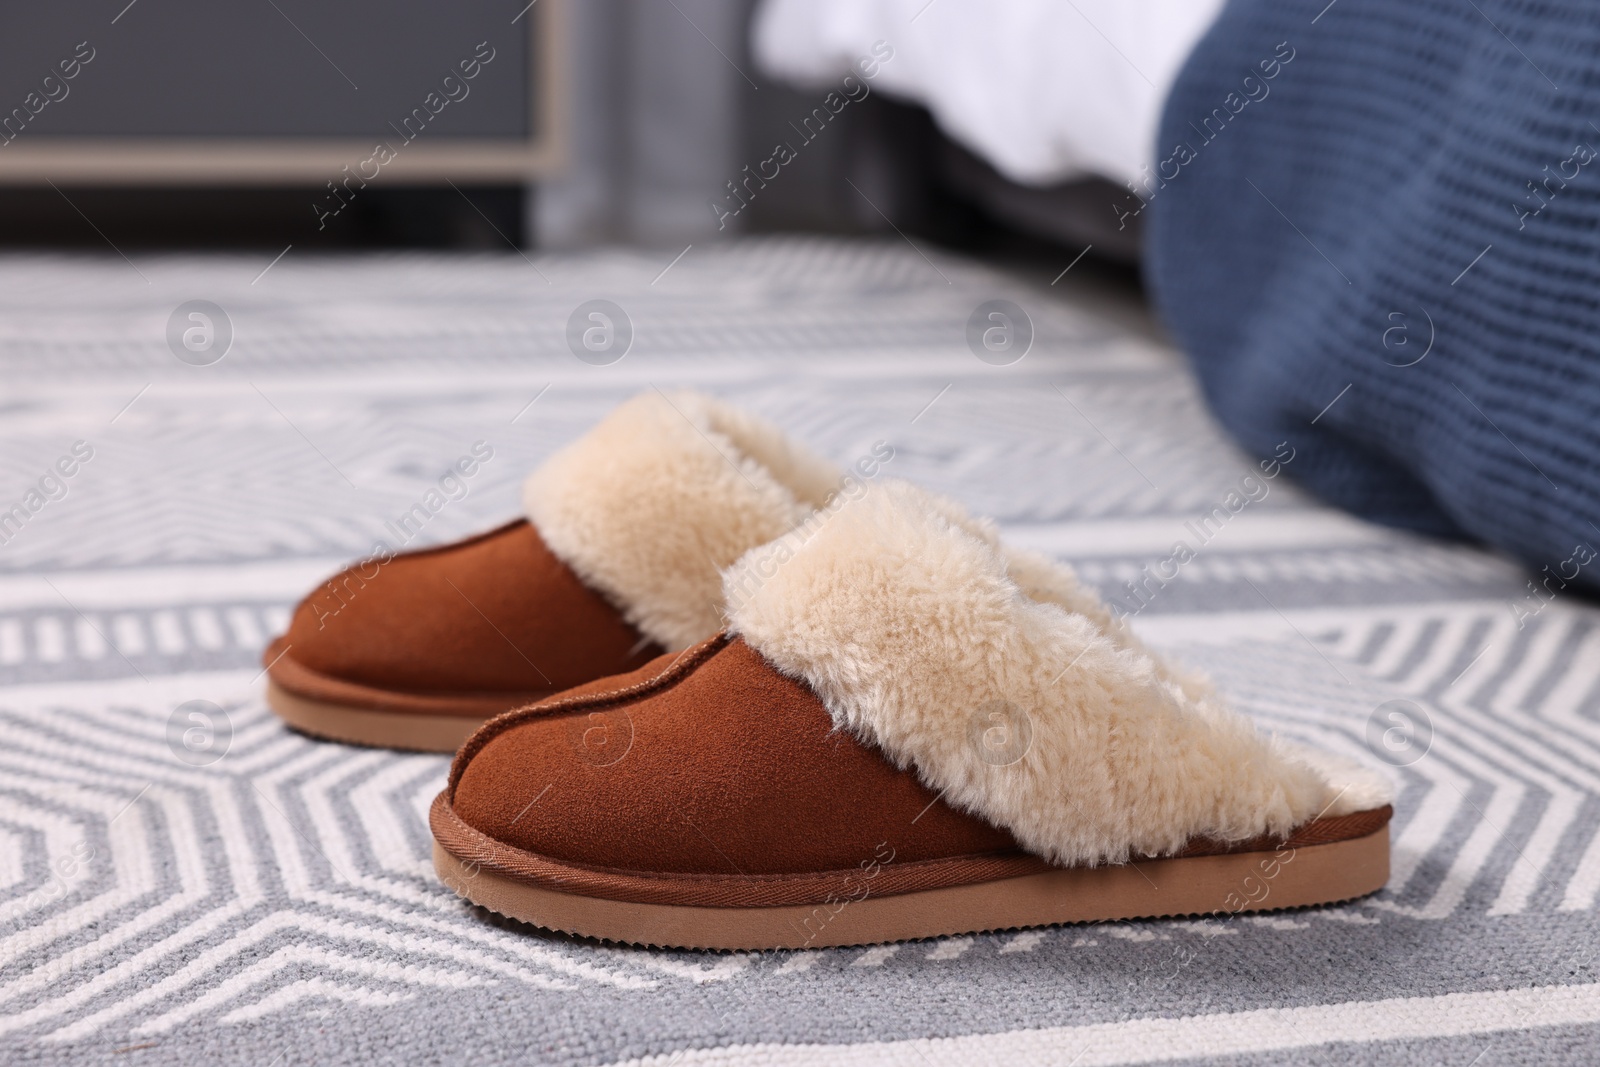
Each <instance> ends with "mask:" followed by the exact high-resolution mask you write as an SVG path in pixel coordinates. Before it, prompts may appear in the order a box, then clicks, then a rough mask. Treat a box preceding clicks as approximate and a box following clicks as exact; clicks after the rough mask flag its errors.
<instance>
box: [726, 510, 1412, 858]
mask: <svg viewBox="0 0 1600 1067" xmlns="http://www.w3.org/2000/svg"><path fill="white" fill-rule="evenodd" d="M724 586H725V595H726V596H727V598H728V601H729V604H730V605H732V611H731V622H730V629H731V630H732V631H733V632H735V633H738V634H740V635H742V636H743V637H744V639H745V640H746V641H748V642H749V643H750V644H751V645H752V646H753V647H754V648H755V649H756V650H757V651H759V652H760V653H761V654H762V655H763V656H764V657H766V659H767V660H768V661H769V662H771V663H772V664H773V665H774V666H776V667H777V668H778V669H779V670H781V671H783V672H785V673H786V674H789V675H790V676H792V677H797V678H800V679H802V680H804V681H805V682H806V683H808V684H809V685H810V686H811V687H812V689H813V690H815V691H816V693H817V694H818V696H819V697H821V698H822V701H823V703H824V704H825V705H826V706H827V708H828V710H829V712H830V714H831V715H832V716H833V719H834V721H835V723H836V724H837V725H838V726H840V727H841V728H845V729H848V730H850V731H852V732H853V733H854V734H855V735H856V736H858V737H860V738H862V739H863V740H865V741H867V742H869V743H871V744H874V745H876V746H877V747H878V748H879V749H880V750H881V751H883V752H884V753H885V754H886V755H887V756H888V757H889V758H890V759H891V760H892V761H894V762H895V763H896V764H897V765H898V766H901V767H912V768H915V770H916V772H917V773H918V775H919V776H920V777H921V778H922V780H923V781H924V782H925V783H926V784H927V785H928V786H929V787H930V788H933V789H936V790H939V791H941V792H942V793H943V795H944V797H945V798H946V799H947V800H949V801H951V802H952V803H954V804H956V805H957V806H959V807H962V808H964V809H966V810H969V811H973V812H976V813H977V814H979V815H982V816H983V817H985V818H987V819H989V820H990V821H991V822H993V823H995V824H997V825H999V826H1003V827H1005V828H1007V829H1009V830H1010V831H1011V832H1012V833H1013V834H1014V835H1015V836H1016V837H1017V840H1018V841H1020V842H1021V843H1022V844H1023V845H1024V846H1025V847H1027V848H1028V849H1030V850H1032V851H1034V852H1037V853H1039V854H1041V855H1043V856H1045V857H1047V858H1048V859H1050V860H1052V861H1054V862H1058V863H1066V864H1095V863H1108V862H1109V863H1116V862H1122V861H1125V860H1127V859H1130V858H1137V857H1141V856H1159V855H1163V854H1168V853H1171V852H1174V851H1176V850H1178V849H1180V848H1182V847H1183V845H1184V844H1185V843H1186V842H1187V841H1189V840H1190V839H1191V838H1193V837H1196V836H1200V835H1205V836H1210V837H1214V838H1219V839H1222V840H1226V841H1240V840H1244V839H1247V838H1251V837H1255V836H1257V835H1259V834H1263V833H1272V834H1286V833H1287V832H1288V831H1289V830H1291V829H1293V828H1294V827H1296V826H1298V825H1300V824H1301V823H1304V822H1306V821H1307V820H1309V819H1312V818H1315V817H1317V816H1318V815H1322V814H1327V815H1335V814H1344V813H1348V812H1351V811H1358V810H1365V809H1368V808H1372V807H1377V806H1380V805H1382V804H1384V803H1386V802H1387V800H1388V784H1387V782H1386V781H1385V780H1384V779H1383V778H1382V777H1381V776H1378V775H1376V774H1373V773H1372V772H1369V771H1366V770H1364V769H1362V768H1360V767H1359V766H1357V765H1355V764H1352V763H1349V762H1348V761H1343V760H1340V759H1339V758H1337V757H1332V756H1324V755H1322V754H1315V755H1313V754H1310V753H1307V752H1304V751H1301V750H1297V749H1295V748H1294V747H1292V746H1290V745H1287V744H1284V743H1281V742H1278V741H1276V740H1273V739H1269V738H1266V737H1263V736H1261V735H1260V734H1258V733H1257V732H1256V729H1255V727H1254V726H1253V725H1252V724H1251V722H1250V721H1249V720H1248V719H1246V718H1244V717H1243V716H1241V715H1239V714H1237V713H1235V712H1233V711H1230V710H1228V709H1227V708H1226V707H1224V706H1223V704H1222V702H1221V700H1220V699H1219V698H1218V697H1216V696H1215V694H1214V692H1213V691H1212V690H1211V688H1210V686H1209V684H1207V683H1206V682H1205V681H1204V680H1203V679H1199V678H1195V677H1191V676H1187V675H1183V674H1180V673H1178V672H1175V671H1173V670H1172V669H1170V668H1168V667H1166V666H1164V665H1162V664H1161V663H1160V662H1159V660H1158V659H1157V658H1156V657H1154V656H1153V655H1152V654H1151V653H1150V652H1148V651H1147V650H1146V649H1145V648H1144V647H1143V646H1142V645H1141V644H1140V643H1139V642H1138V640H1137V639H1136V638H1135V637H1134V636H1133V634H1132V633H1131V632H1130V631H1129V630H1128V629H1127V628H1126V626H1124V625H1123V624H1121V623H1120V621H1118V620H1116V619H1114V618H1113V617H1112V616H1111V613H1110V612H1109V611H1108V610H1107V609H1106V608H1105V606H1104V605H1103V604H1102V603H1101V602H1100V600H1099V598H1098V597H1096V596H1095V595H1094V593H1093V592H1091V591H1090V590H1088V589H1085V588H1084V587H1083V586H1081V585H1080V584H1079V583H1078V582H1077V580H1076V577H1075V576H1074V575H1073V574H1072V572H1071V571H1070V569H1069V568H1066V567H1063V566H1060V565H1057V564H1053V563H1051V562H1049V561H1048V560H1046V559H1045V558H1044V557H1042V556H1038V555H1035V554H1032V553H1020V552H1007V551H1006V550H1005V549H1004V548H1003V547H1002V546H1001V545H1000V544H999V541H998V539H997V537H995V535H994V529H993V527H992V526H991V525H988V524H983V523H978V522H975V521H974V520H972V519H971V518H969V517H968V516H967V515H966V513H965V512H963V511H962V510H961V508H960V506H959V505H957V504H955V503H953V502H952V501H949V500H946V499H943V498H940V497H936V496H934V495H932V494H930V493H926V492H924V491H921V490H918V489H916V488H914V487H912V486H910V485H907V484H905V483H903V482H893V481H885V482H883V483H881V484H879V485H877V486H875V487H873V488H871V489H868V490H866V491H865V492H863V493H862V494H860V495H859V497H858V498H857V499H855V500H850V501H841V502H840V503H839V504H836V505H835V506H834V507H831V508H830V509H829V510H828V511H827V512H826V513H824V515H823V517H822V518H820V519H813V520H811V521H809V522H807V523H806V524H805V525H803V526H801V527H799V528H798V529H796V530H794V531H792V532H791V533H789V534H788V535H786V536H784V537H782V538H780V539H779V540H777V541H776V542H774V543H772V544H769V545H764V546H762V547H760V548H757V549H754V550H752V551H751V552H750V553H748V554H747V555H746V556H744V558H742V559H741V560H739V562H738V563H737V564H735V565H734V566H733V567H731V568H729V570H728V571H727V572H726V573H725V575H724Z"/></svg>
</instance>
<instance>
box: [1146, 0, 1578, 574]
mask: <svg viewBox="0 0 1600 1067" xmlns="http://www.w3.org/2000/svg"><path fill="white" fill-rule="evenodd" d="M1159 146H1160V147H1159V151H1158V153H1157V158H1158V160H1159V162H1158V163H1157V165H1156V167H1155V168H1154V170H1152V171H1151V172H1150V173H1149V174H1148V175H1147V176H1146V181H1145V182H1144V188H1142V189H1140V190H1139V192H1140V194H1141V195H1142V196H1143V197H1144V198H1145V200H1146V201H1147V207H1146V210H1145V213H1146V214H1147V215H1148V216H1149V217H1148V219H1147V220H1146V221H1147V223H1148V226H1149V229H1148V235H1149V238H1148V239H1149V245H1148V248H1149V258H1148V274H1149V281H1150V283H1151V286H1152V289H1153V291H1154V294H1155V297H1156V301H1157V304H1158V306H1159V307H1160V309H1161V312H1162V314H1163V315H1164V317H1165V319H1166V321H1167V323H1168V325H1169V327H1170V328H1171V329H1172V331H1173V332H1174V334H1175V335H1176V336H1177V338H1178V340H1179V341H1180V343H1181V344H1182V345H1183V347H1184V348H1185V349H1186V350H1187V352H1188V353H1189V354H1190V356H1191V357H1192V359H1193V361H1194V365H1195V367H1196V369H1197V371H1198V373H1199V376H1200V379H1201V381H1202V383H1203V385H1204V388H1205V391H1206V394H1207V397H1208V399H1209V401H1210V403H1211V405H1212V408H1213V410H1214V411H1215V412H1216V414H1217V416H1218V417H1219V418H1220V419H1221V420H1222V422H1223V423H1224V424H1225V425H1226V426H1227V427H1228V428H1229V429H1230V430H1231V431H1232V432H1233V433H1234V435H1235V436H1236V437H1238V439H1239V440H1240V441H1241V442H1242V443H1243V444H1244V445H1245V447H1246V448H1247V449H1249V450H1250V451H1252V452H1254V453H1257V454H1259V455H1261V456H1270V455H1271V454H1272V453H1273V450H1274V449H1275V448H1276V447H1277V446H1278V445H1279V443H1280V442H1283V441H1288V442H1290V444H1291V445H1292V446H1293V447H1294V448H1295V449H1296V459H1295V463H1294V470H1293V474H1294V475H1295V476H1296V477H1298V478H1300V479H1301V480H1302V481H1304V482H1305V483H1306V484H1307V485H1308V486H1309V487H1310V488H1312V489H1313V490H1314V491H1316V492H1318V493H1320V494H1321V495H1323V496H1324V497H1326V498H1327V499H1329V500H1331V501H1334V502H1335V503H1337V504H1339V505H1342V506H1344V507H1346V508H1349V509H1350V510H1352V511H1355V512H1358V513H1360V514H1362V515H1365V516H1367V517H1369V518H1372V519H1375V520H1378V521H1382V522H1386V523H1391V524H1394V525H1398V526H1403V527H1408V528H1411V529H1414V530H1419V531H1423V532H1427V533H1433V534H1440V535H1445V536H1456V537H1461V536H1465V537H1471V538H1477V539H1481V540H1483V541H1486V542H1489V543H1491V544H1494V545H1498V546H1500V547H1502V548H1504V549H1506V550H1508V551H1510V552H1512V553H1514V554H1516V555H1517V556H1519V557H1520V558H1522V559H1524V560H1525V561H1527V562H1528V563H1529V564H1531V565H1532V566H1534V567H1535V568H1545V569H1544V570H1543V571H1541V573H1540V575H1539V578H1540V579H1541V580H1542V584H1543V586H1544V587H1545V588H1547V589H1549V590H1551V591H1555V590H1558V589H1560V588H1562V587H1563V586H1564V585H1565V584H1567V583H1570V582H1572V581H1574V580H1576V581H1578V582H1579V583H1584V584H1600V580H1597V574H1600V562H1596V559H1597V547H1600V158H1597V155H1600V3H1597V2H1596V0H1334V2H1333V3H1328V2H1327V0H1308V2H1284V0H1233V3H1231V4H1230V5H1229V7H1228V8H1227V10H1226V11H1225V12H1224V13H1223V15H1222V17H1221V19H1220V20H1219V21H1218V22H1217V24H1216V25H1215V26H1214V27H1213V29H1212V30H1211V32H1210V33H1209V34H1208V35H1207V36H1206V38H1205V39H1204V40H1203V41H1202V42H1201V44H1200V45H1199V47H1198V48H1197V49H1196V51H1195V52H1194V54H1193V56H1192V57H1191V58H1190V60H1189V62H1188V64H1187V66H1186V67H1185V69H1184V71H1183V73H1182V74H1181V76H1180V77H1179V79H1178V81H1177V83H1176V85H1175V87H1174V89H1173V92H1172V94H1171V97H1170V98H1169V100H1168V103H1167V107H1166V113H1165V116H1164V119H1163V122H1162V130H1161V135H1160V141H1159Z"/></svg>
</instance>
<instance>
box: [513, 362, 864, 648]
mask: <svg viewBox="0 0 1600 1067" xmlns="http://www.w3.org/2000/svg"><path fill="white" fill-rule="evenodd" d="M839 483H840V475H839V471H837V470H836V469H835V468H834V467H832V466H831V465H830V464H828V463H826V462H825V461H823V460H821V459H818V458H817V457H816V456H813V455H811V454H810V453H809V452H807V451H806V450H805V449H803V448H801V447H799V446H797V445H795V444H793V443H792V442H790V441H788V440H787V439H786V438H785V437H784V435H783V433H782V432H781V431H780V430H778V428H777V427H775V426H772V425H771V424H769V423H767V422H764V421H762V420H761V419H757V418H754V417H753V416H750V415H747V414H745V413H744V412H742V411H738V410H736V409H735V408H732V407H730V406H728V405H727V404H724V403H721V402H720V401H717V400H714V399H712V398H711V397H708V396H702V395H700V394H698V393H691V392H672V393H662V392H659V391H652V392H648V393H643V394H640V395H639V396H636V397H634V398H633V399H631V400H629V401H628V402H627V403H625V404H623V405H622V406H621V407H619V408H617V409H616V410H615V411H613V412H612V413H611V414H610V415H608V416H606V418H605V419H603V420H601V422H600V423H599V424H598V425H597V426H595V427H594V429H592V430H590V431H589V432H588V433H587V434H585V435H584V436H583V437H581V438H579V439H578V440H577V441H575V442H573V443H572V444H571V445H568V446H567V447H566V448H564V449H562V450H561V451H560V452H557V453H556V454H555V455H554V456H552V457H551V458H550V459H549V460H548V461H546V462H545V464H544V465H543V466H541V467H540V468H539V469H538V470H536V471H534V472H533V474H531V475H530V476H529V477H528V480H527V482H526V483H525V484H524V485H523V507H524V509H525V510H526V512H527V515H528V518H529V519H530V520H531V521H532V522H533V524H534V525H535V526H536V527H537V528H538V530H539V534H540V536H541V537H543V538H544V541H545V544H546V545H548V546H549V548H550V551H551V552H553V553H554V554H555V555H556V557H557V558H558V559H560V560H561V561H562V562H564V563H566V564H567V565H568V566H569V567H571V568H572V569H573V571H575V572H576V573H577V574H578V576H579V577H580V578H582V579H583V581H584V582H585V583H586V584H587V585H589V586H590V587H591V588H593V589H595V590H597V591H599V592H601V593H603V594H604V595H605V596H606V597H608V598H609V599H610V600H611V601H612V602H613V603H614V604H616V605H617V607H618V608H619V609H620V610H621V611H622V613H623V615H624V616H625V617H626V618H627V619H628V621H629V622H631V623H633V625H635V626H637V627H638V628H639V631H640V632H641V633H643V634H644V635H646V636H647V637H649V638H651V639H652V640H654V641H656V642H657V643H659V644H661V645H662V646H664V647H666V648H669V649H677V648H684V647H687V646H689V645H692V644H694V643H695V642H696V641H700V640H702V639H704V638H706V637H709V636H710V635H711V634H714V633H716V632H717V630H718V629H719V628H720V627H721V625H722V617H721V615H722V595H721V585H720V577H719V574H718V572H719V571H720V570H721V569H722V568H724V567H726V566H728V564H730V563H732V562H733V561H734V560H736V559H738V558H739V556H740V555H741V554H742V553H744V552H745V551H747V550H749V549H750V548H753V547H754V546H756V545H760V544H763V543H765V542H767V541H771V540H772V539H773V538H775V537H777V536H779V535H780V534H783V533H784V532H786V531H788V530H790V529H792V528H793V527H794V526H795V524H796V523H798V522H800V521H801V520H802V519H804V518H805V517H806V516H807V515H808V514H810V513H811V511H812V510H813V509H815V508H817V507H820V506H821V505H822V504H823V502H824V501H825V499H826V498H827V497H828V495H829V494H830V493H831V492H833V491H834V490H835V489H836V488H837V487H838V486H839Z"/></svg>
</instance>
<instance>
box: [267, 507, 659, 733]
mask: <svg viewBox="0 0 1600 1067" xmlns="http://www.w3.org/2000/svg"><path fill="white" fill-rule="evenodd" d="M281 646H282V647H281V648H280V649H279V651H282V652H284V655H285V658H288V659H292V660H293V661H294V663H295V664H296V665H298V666H299V667H303V668H307V669H309V671H310V672H315V674H317V675H323V676H327V677H328V678H330V679H336V680H338V681H340V682H344V683H354V684H355V685H358V686H365V687H370V688H371V689H373V690H377V691H390V692H393V691H398V692H405V693H423V694H437V695H442V696H443V695H451V694H497V695H504V696H505V698H506V699H505V702H504V707H512V706H514V705H515V704H516V703H520V702H525V701H527V700H531V699H537V698H539V697H543V696H546V695H548V694H550V693H553V692H558V691H560V690H562V689H566V688H569V687H571V686H574V685H577V684H579V683H581V682H587V681H590V680H592V679H594V678H597V677H604V676H606V675H610V674H615V673H618V672H622V671H628V670H632V669H634V668H636V667H637V666H639V665H640V664H642V663H644V662H646V661H648V660H649V659H650V658H651V657H653V656H655V655H656V654H657V653H659V651H660V649H659V648H658V647H656V646H655V645H654V644H652V643H651V642H649V641H647V640H646V639H644V638H642V637H641V635H640V634H639V632H638V631H637V630H636V629H634V628H633V627H632V626H631V625H629V624H628V623H627V622H626V621H624V620H623V618H622V616H621V613H620V612H619V611H618V610H617V609H616V608H615V607H614V606H612V604H610V603H609V602H608V601H607V600H606V599H605V598H604V597H602V596H600V595H599V594H598V593H596V592H594V591H593V590H591V589H589V588H588V587H587V586H585V585H584V584H583V582H582V581H580V580H579V579H578V576H577V575H575V574H573V573H572V571H571V569H570V568H568V567H567V566H566V564H564V563H562V562H561V561H560V560H559V559H557V558H556V557H555V556H554V555H552V554H551V552H550V550H549V549H548V548H546V547H545V544H544V541H543V539H542V538H541V537H540V536H539V532H538V531H537V530H535V529H534V528H533V526H532V525H530V524H529V523H528V522H526V521H517V522H513V523H510V524H509V525H506V526H502V527H500V528H499V529H497V530H492V531H489V532H488V533H485V534H481V535H479V536H477V537H473V538H470V539H468V540H465V541H460V542H457V543H455V544H451V545H446V546H443V547H440V548H433V549H426V550H423V551H419V552H409V553H404V554H401V555H397V556H394V557H393V558H392V559H390V560H389V561H388V562H386V563H379V562H378V560H376V559H373V560H369V561H367V562H365V563H364V564H360V565H357V566H353V567H350V568H348V569H346V570H344V571H342V572H340V573H339V574H337V575H335V576H334V577H333V578H331V579H329V580H328V581H327V582H324V583H323V584H322V585H321V586H319V587H318V588H317V589H316V590H315V591H313V592H312V593H311V595H309V596H308V597H306V599H305V600H303V601H302V602H301V603H300V605H299V606H298V607H297V608H296V609H295V613H294V617H293V619H292V621H291V622H290V625H289V630H288V632H287V633H286V634H285V635H284V637H283V638H282V639H281ZM285 650H286V651H285ZM276 654H277V653H273V655H276ZM304 673H305V672H301V671H295V672H294V673H293V674H292V675H291V674H290V673H289V672H287V671H282V670H275V671H274V678H275V680H277V681H279V683H280V684H283V685H285V686H286V687H288V688H292V689H296V690H301V689H305V688H306V687H307V686H306V682H305V680H304V678H303V677H302V676H303V675H304ZM307 695H310V696H318V695H320V694H317V693H308V694H307ZM347 699H348V698H347ZM379 703H380V704H381V701H379Z"/></svg>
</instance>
